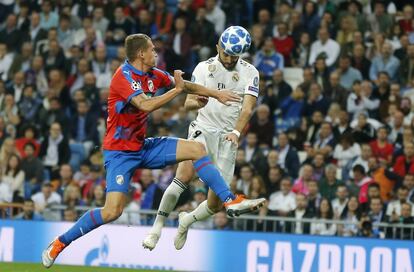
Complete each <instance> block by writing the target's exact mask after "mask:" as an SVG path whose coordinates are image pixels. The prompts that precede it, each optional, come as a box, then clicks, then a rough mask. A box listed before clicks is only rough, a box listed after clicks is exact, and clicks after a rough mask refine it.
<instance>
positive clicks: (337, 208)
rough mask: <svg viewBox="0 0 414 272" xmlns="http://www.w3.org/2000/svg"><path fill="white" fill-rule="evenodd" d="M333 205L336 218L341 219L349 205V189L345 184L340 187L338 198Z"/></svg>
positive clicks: (337, 189)
mask: <svg viewBox="0 0 414 272" xmlns="http://www.w3.org/2000/svg"><path fill="white" fill-rule="evenodd" d="M331 203H332V209H333V212H334V215H335V218H339V217H340V216H341V214H342V212H343V211H344V209H345V207H346V205H347V203H348V187H347V186H346V185H345V184H339V185H338V187H337V188H336V198H335V199H333V200H332V202H331Z"/></svg>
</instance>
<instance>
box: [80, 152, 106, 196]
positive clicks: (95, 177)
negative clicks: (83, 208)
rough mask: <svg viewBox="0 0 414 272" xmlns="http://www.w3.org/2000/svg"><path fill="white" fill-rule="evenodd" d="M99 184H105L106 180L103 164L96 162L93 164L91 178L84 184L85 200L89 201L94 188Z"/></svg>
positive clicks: (83, 193)
mask: <svg viewBox="0 0 414 272" xmlns="http://www.w3.org/2000/svg"><path fill="white" fill-rule="evenodd" d="M92 156H93V155H91V162H92ZM97 185H101V186H105V185H106V181H105V179H104V177H103V174H102V168H101V166H100V165H98V164H96V162H95V164H92V165H91V173H90V179H88V180H87V181H86V183H85V184H84V185H83V186H82V198H83V200H84V201H85V202H88V200H89V199H90V198H91V197H92V195H93V190H94V188H95V186H97Z"/></svg>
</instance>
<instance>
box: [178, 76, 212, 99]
mask: <svg viewBox="0 0 414 272" xmlns="http://www.w3.org/2000/svg"><path fill="white" fill-rule="evenodd" d="M184 89H185V92H186V93H188V94H198V95H203V96H208V97H213V98H217V97H218V93H219V92H218V91H217V90H212V89H209V88H207V87H205V86H203V85H200V84H197V83H193V82H190V81H187V80H184Z"/></svg>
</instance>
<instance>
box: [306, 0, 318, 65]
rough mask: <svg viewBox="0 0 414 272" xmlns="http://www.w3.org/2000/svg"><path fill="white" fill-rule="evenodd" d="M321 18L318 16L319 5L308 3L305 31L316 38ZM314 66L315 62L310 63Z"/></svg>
mask: <svg viewBox="0 0 414 272" xmlns="http://www.w3.org/2000/svg"><path fill="white" fill-rule="evenodd" d="M320 19H321V17H320V16H319V15H318V10H317V5H316V3H314V2H306V3H305V4H304V6H303V12H302V25H303V27H304V30H305V31H306V32H308V33H309V34H310V36H311V37H312V38H315V36H316V32H317V30H318V27H319V23H320ZM310 64H313V62H310Z"/></svg>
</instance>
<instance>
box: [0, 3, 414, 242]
mask: <svg viewBox="0 0 414 272" xmlns="http://www.w3.org/2000/svg"><path fill="white" fill-rule="evenodd" d="M413 9H414V6H413V2H412V1H410V0H406V1H403V0H401V1H389V0H387V1H374V0H372V1H356V0H350V1H348V0H314V1H305V0H297V1H295V0H280V1H270V0H269V1H266V0H255V1H249V0H244V1H237V0H222V1H219V0H217V1H216V0H155V1H146V0H133V1H132V0H130V1H123V0H116V1H115V0H114V1H106V0H87V1H76V0H60V1H59V0H57V1H50V0H42V1H25V0H20V1H9V0H3V1H0V24H1V25H0V26H1V27H0V146H1V148H0V169H1V171H0V202H16V203H24V205H23V211H22V212H21V213H20V214H18V215H17V216H15V218H16V219H17V218H19V219H28V220H66V221H74V220H76V219H77V217H78V216H79V214H78V213H77V211H76V210H75V209H74V207H77V206H97V207H99V206H103V204H104V201H105V173H104V168H103V165H102V151H101V149H100V145H101V140H102V137H103V134H104V133H105V119H106V115H107V112H106V99H107V97H108V87H109V84H110V80H111V76H112V74H113V73H114V71H115V70H116V69H117V68H118V67H119V66H120V65H121V64H122V63H123V61H124V60H125V51H124V48H123V42H124V39H125V37H126V36H127V35H128V34H131V33H146V34H148V35H149V36H151V37H152V38H153V40H154V44H155V45H156V48H157V53H158V59H157V66H158V67H159V68H161V69H165V70H167V71H172V70H173V69H182V70H183V71H185V72H186V76H187V77H188V78H189V77H190V76H191V71H192V69H193V68H194V67H195V65H196V64H197V63H198V62H199V61H203V60H206V59H207V58H209V57H212V56H215V54H216V49H215V46H216V42H217V40H218V37H219V35H220V34H221V32H222V31H223V30H224V29H225V28H226V26H229V25H242V26H244V27H246V28H247V29H249V31H250V33H251V36H252V45H251V48H250V51H249V53H248V54H245V55H244V56H243V58H244V59H246V60H248V61H249V62H251V63H253V64H254V65H255V67H257V69H258V70H259V71H260V74H261V78H260V96H259V99H258V101H259V102H258V107H257V109H256V111H255V114H254V116H253V118H252V120H251V122H250V124H249V126H248V128H246V130H245V132H244V136H243V138H242V139H241V141H240V147H239V151H238V154H237V159H236V160H237V162H236V171H235V174H234V179H233V182H232V183H231V187H232V189H234V190H235V191H238V192H241V193H243V194H245V195H247V196H248V197H253V198H257V197H262V196H264V197H266V198H268V204H267V206H266V207H265V208H264V209H262V210H260V212H259V213H260V214H261V215H277V216H282V217H283V216H286V217H292V218H297V219H300V218H317V219H342V220H346V223H349V224H346V223H345V224H343V225H335V224H326V223H323V222H321V223H312V224H310V223H309V224H296V225H292V224H288V223H285V224H283V223H280V224H278V225H277V227H276V228H277V230H280V229H281V228H282V227H283V228H284V229H285V230H287V231H289V232H292V233H311V234H320V235H340V236H357V235H358V236H372V237H377V236H378V235H379V232H380V229H379V228H377V227H375V224H376V223H379V222H388V223H391V224H394V223H404V224H412V223H414V217H413V216H414V209H413V205H414V204H413V202H414V135H413V131H414V130H413V129H414V118H413V117H414V111H413V105H412V104H413V102H414V100H413V99H414V11H413ZM285 68H286V72H285ZM293 68H295V69H293ZM287 71H292V73H293V71H296V74H297V71H300V74H299V78H300V82H297V83H298V84H292V83H291V82H292V81H290V80H288V79H287V77H288V72H287ZM184 99H185V97H180V98H179V99H176V100H175V101H174V102H172V103H171V104H170V105H169V106H168V107H167V108H163V109H160V110H157V111H155V112H154V113H152V114H151V116H150V123H149V126H148V136H166V135H169V136H177V137H184V138H186V136H187V129H188V125H189V124H190V122H191V120H193V119H194V117H195V114H196V113H194V112H186V110H185V109H184V108H183V106H182V105H183V101H184ZM174 173H175V167H167V168H165V169H162V170H154V171H151V170H146V169H142V170H138V171H137V172H136V173H135V175H134V177H133V179H132V183H131V184H132V186H131V187H132V189H131V192H130V194H129V204H128V205H127V208H126V210H127V211H139V210H140V209H141V210H145V209H157V208H158V205H159V202H160V200H161V196H162V193H163V191H164V190H165V189H166V187H167V186H168V184H169V182H171V180H172V179H173V177H174ZM206 194H207V191H206V188H205V187H204V186H203V184H202V183H200V182H199V181H197V180H195V181H194V182H193V184H192V186H191V188H190V189H189V190H187V191H186V192H185V193H184V194H183V195H182V197H181V199H180V201H179V205H178V208H177V209H178V210H191V209H194V208H195V207H196V206H197V205H198V204H199V203H201V202H202V201H203V200H205V199H206ZM54 204H63V205H66V207H67V208H66V209H65V210H64V212H60V211H56V210H50V209H48V208H49V207H50V206H52V205H54ZM149 221H151V218H142V216H141V218H140V216H139V215H138V214H132V215H127V214H126V215H123V216H122V217H121V218H120V219H118V221H117V222H118V223H128V224H140V223H141V224H145V223H149ZM352 223H358V224H352ZM196 225H197V227H200V228H213V227H214V228H216V229H231V228H232V227H233V225H232V224H230V223H229V219H228V218H227V217H226V216H225V213H224V212H222V213H218V214H217V215H216V216H215V217H214V219H213V220H212V221H208V222H198V223H197V224H196ZM282 225H283V226H282ZM262 229H263V230H264V231H269V230H267V229H266V227H263V228H262ZM385 235H387V234H385ZM398 238H402V239H408V238H409V234H407V233H406V232H405V231H402V232H399V233H398Z"/></svg>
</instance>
